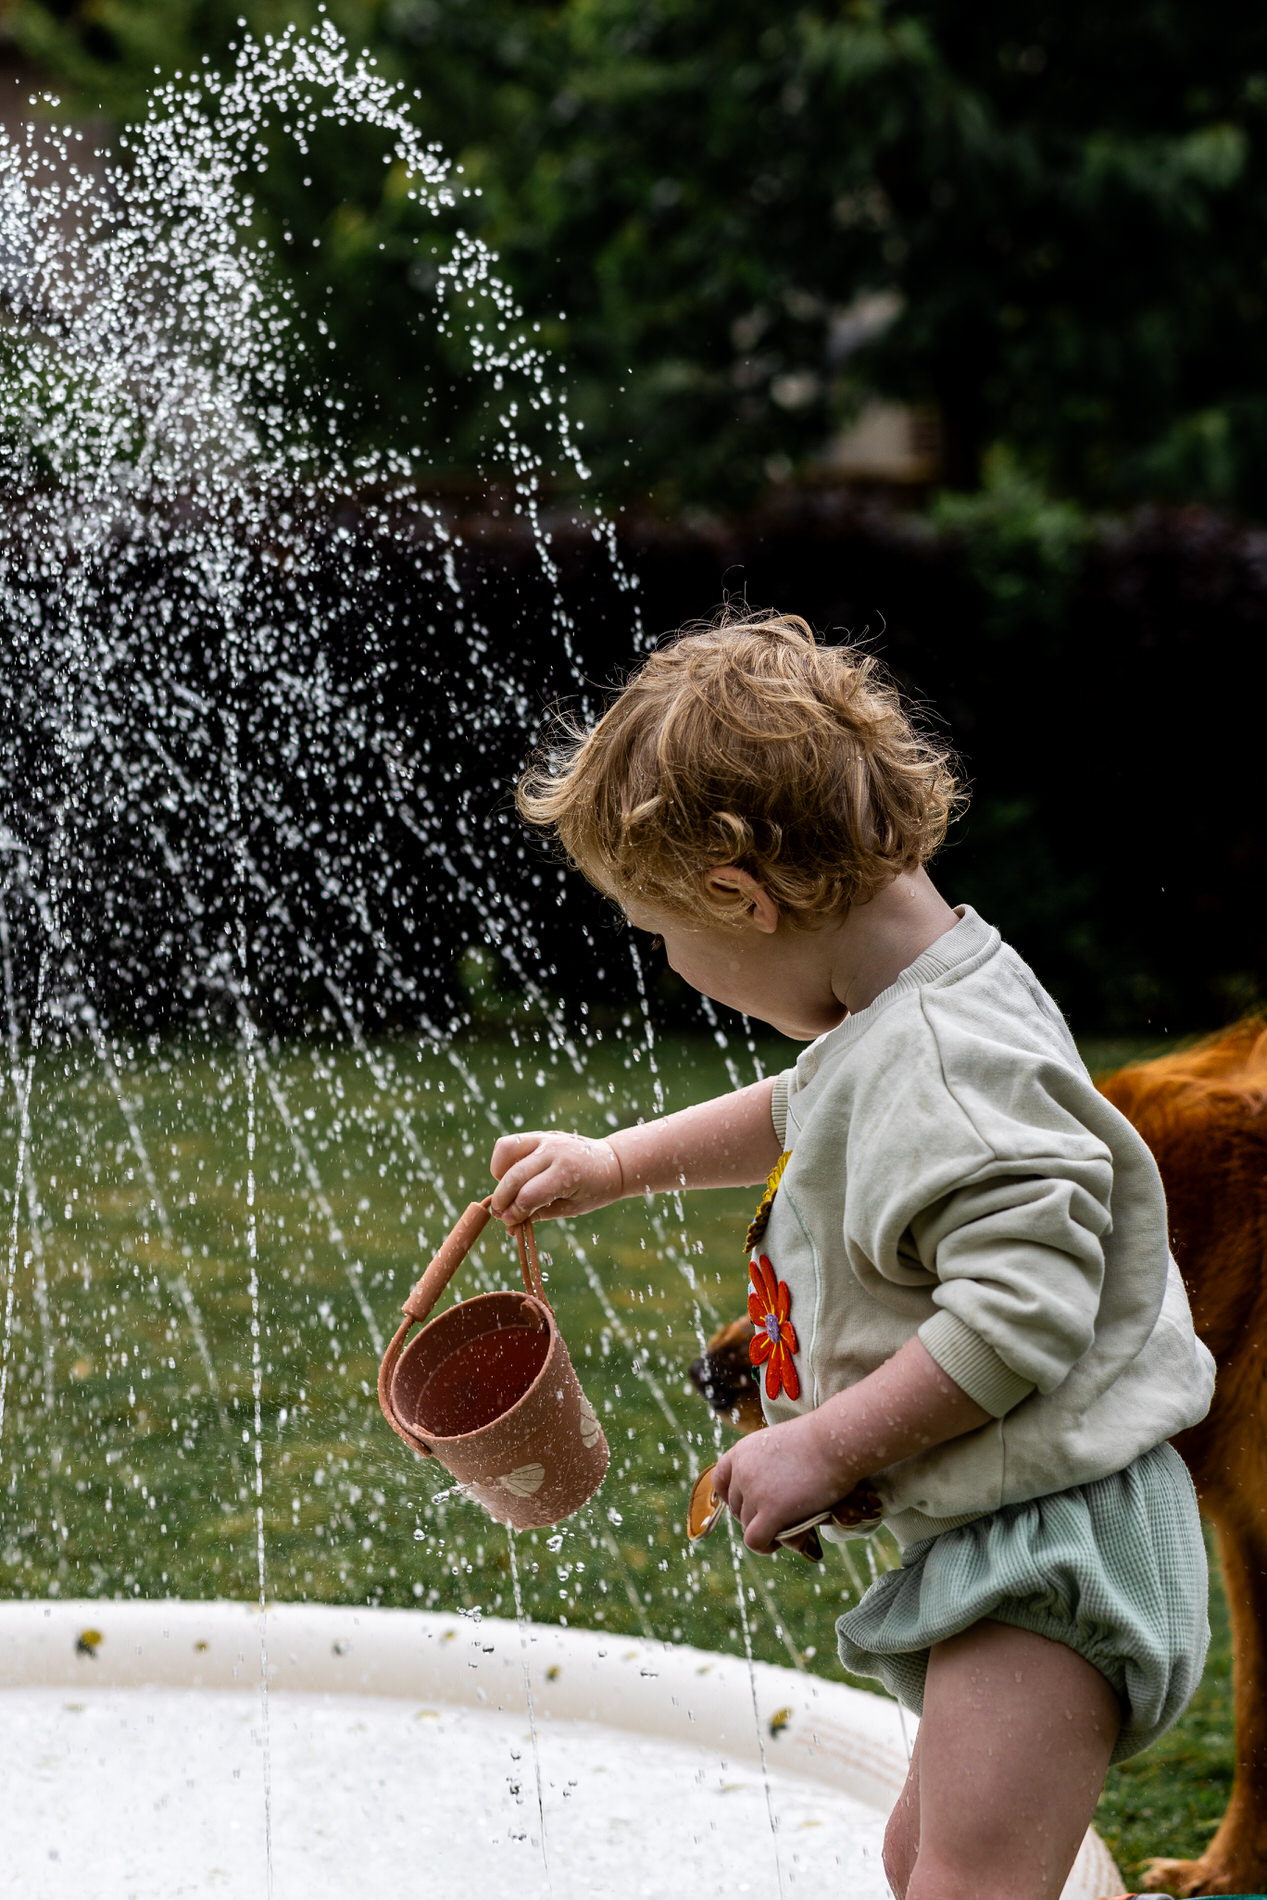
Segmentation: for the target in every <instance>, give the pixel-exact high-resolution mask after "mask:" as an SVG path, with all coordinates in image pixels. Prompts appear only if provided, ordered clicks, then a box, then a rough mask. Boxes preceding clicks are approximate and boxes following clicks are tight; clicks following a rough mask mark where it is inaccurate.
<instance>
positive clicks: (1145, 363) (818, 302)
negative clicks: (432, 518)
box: [8, 0, 1267, 514]
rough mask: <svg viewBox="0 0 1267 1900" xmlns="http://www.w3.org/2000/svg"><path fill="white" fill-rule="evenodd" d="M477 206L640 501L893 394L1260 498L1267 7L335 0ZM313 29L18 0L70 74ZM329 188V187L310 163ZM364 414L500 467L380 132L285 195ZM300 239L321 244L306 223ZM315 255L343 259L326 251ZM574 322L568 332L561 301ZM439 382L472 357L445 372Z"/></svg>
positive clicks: (1232, 501)
mask: <svg viewBox="0 0 1267 1900" xmlns="http://www.w3.org/2000/svg"><path fill="white" fill-rule="evenodd" d="M330 12H331V14H332V16H333V17H334V18H335V19H336V20H337V22H338V24H339V25H340V26H341V27H342V29H343V30H344V31H345V32H346V33H347V35H348V37H349V39H350V40H351V41H352V42H353V44H357V43H365V44H367V45H368V46H369V47H370V49H371V50H372V51H373V52H374V53H375V55H376V56H377V57H378V58H379V60H380V62H381V63H382V65H383V66H384V68H385V69H386V70H388V71H390V72H392V73H393V74H395V75H396V76H399V77H400V78H401V79H402V80H404V81H405V82H406V83H407V84H408V85H409V86H410V87H411V88H416V89H417V91H418V93H419V98H418V102H417V109H418V113H419V115H420V118H421V120H422V122H423V123H424V125H425V126H426V128H427V131H428V134H429V135H432V136H434V137H435V138H437V139H438V140H440V141H441V142H442V143H443V144H444V146H445V148H446V150H448V151H449V152H451V153H452V154H453V155H454V156H455V157H456V158H458V159H459V160H460V161H461V163H462V166H463V167H464V170H465V175H466V182H467V184H468V185H469V186H470V187H471V188H472V189H476V188H478V190H479V191H480V192H481V194H482V195H481V196H480V197H478V198H472V199H470V200H467V201H464V203H463V206H462V216H463V218H464V219H465V220H466V222H467V223H468V224H470V225H472V226H474V227H475V228H477V229H479V230H480V231H481V233H482V234H483V235H484V236H486V237H487V238H488V239H489V240H490V241H491V242H492V243H493V244H494V245H495V246H496V247H497V249H498V250H499V251H500V253H501V254H502V257H503V259H504V261H505V265H506V269H507V272H508V274H509V276H510V277H511V280H512V281H513V282H514V283H515V284H516V285H517V287H518V289H519V290H520V292H521V294H522V296H523V298H524V301H525V304H526V307H527V308H528V309H529V310H530V312H531V313H532V314H533V315H534V316H536V317H538V318H540V319H541V320H542V323H543V331H544V333H545V334H546V336H547V339H548V340H551V341H554V342H555V343H557V344H558V345H559V346H560V347H561V348H562V349H563V350H564V352H565V353H566V358H567V362H568V367H569V373H570V375H571V376H572V377H573V378H574V381H575V387H576V390H577V397H578V408H579V412H580V414H581V415H582V416H583V417H584V419H585V421H586V424H587V431H588V433H587V436H586V442H587V447H588V449H589V451H590V456H591V460H592V462H593V464H594V467H595V471H596V474H597V475H598V477H599V479H600V481H601V483H602V485H603V487H604V488H605V489H606V491H607V493H608V494H609V496H611V497H613V498H614V497H616V496H629V495H636V496H639V497H643V496H645V495H646V494H647V492H648V490H649V489H650V490H654V491H655V492H656V493H657V495H658V496H659V497H660V498H661V499H662V500H664V501H665V502H675V501H678V500H681V499H683V498H687V499H696V500H701V499H702V500H705V501H709V502H712V503H716V504H722V505H725V504H731V503H734V502H736V501H738V500H742V499H744V498H745V497H747V496H750V495H751V494H753V493H754V492H755V491H756V490H757V489H759V488H760V487H762V486H764V485H765V483H766V482H767V481H768V479H769V478H770V476H771V474H775V475H777V474H779V473H781V472H783V471H786V470H788V469H789V468H790V467H793V466H797V467H799V466H804V465H805V464H807V463H811V462H812V460H813V458H814V456H815V455H816V453H817V452H818V451H820V450H821V448H822V445H823V443H824V441H825V440H826V439H827V438H828V436H829V435H830V433H831V432H832V431H833V430H834V429H836V428H838V427H840V426H841V425H842V423H844V422H846V421H847V420H848V418H849V417H850V415H851V414H852V413H854V412H855V411H856V409H857V407H858V406H859V404H860V402H861V401H862V400H863V399H864V398H865V397H866V396H867V395H868V394H869V393H873V392H880V393H882V394H887V395H891V396H894V397H897V398H900V399H903V400H907V401H910V402H914V403H928V404H930V405H935V407H936V409H937V411H938V413H939V415H940V418H941V422H942V426H943V431H944V440H945V469H946V475H947V479H948V482H949V484H950V486H951V487H952V488H958V489H960V490H969V491H970V490H973V489H975V488H976V486H977V484H978V481H979V479H980V475H981V471H982V468H983V465H984V461H985V457H986V456H987V454H988V453H989V452H990V451H991V450H992V449H997V448H998V447H999V446H1000V445H1001V446H1002V447H1003V448H1004V449H1005V450H1006V451H1007V453H1008V454H1009V455H1010V456H1011V458H1012V459H1013V462H1014V464H1015V466H1016V467H1017V468H1018V469H1020V470H1021V471H1024V473H1025V474H1026V475H1027V476H1028V477H1029V478H1030V479H1031V480H1035V481H1038V482H1039V483H1041V484H1042V485H1043V486H1044V487H1045V488H1046V489H1048V490H1050V491H1053V492H1057V493H1064V494H1069V495H1073V496H1076V497H1079V498H1081V499H1083V500H1084V501H1087V502H1089V503H1092V504H1094V505H1096V506H1104V505H1107V506H1120V505H1123V504H1129V503H1131V502H1133V501H1137V500H1140V499H1152V500H1156V499H1175V498H1180V499H1185V500H1188V499H1199V500H1203V501H1205V502H1208V503H1212V504H1215V505H1221V506H1230V507H1233V508H1235V509H1238V510H1241V511H1248V512H1251V513H1258V514H1261V513H1262V511H1263V509H1264V507H1265V506H1267V494H1265V493H1264V488H1265V485H1267V474H1265V473H1264V472H1263V471H1264V470H1267V453H1265V451H1267V390H1265V389H1264V384H1263V378H1262V376H1261V373H1260V363H1261V357H1262V349H1263V337H1264V323H1265V320H1267V138H1265V130H1267V124H1265V115H1267V19H1265V18H1264V16H1262V15H1260V14H1258V12H1257V11H1256V10H1255V9H1253V8H1243V7H1233V6H1231V5H1228V4H1226V0H1224V3H1223V4H1215V5H1198V4H1197V3H1196V0H1121V3H1120V4H1118V5H1116V6H1114V7H1101V8H1064V9H1060V8H1056V7H1054V6H1052V5H1051V4H1050V0H1006V4H1004V3H1003V0H977V4H974V5H966V4H964V0H848V4H844V5H841V4H828V3H827V0H808V3H807V4H801V5H796V6H793V7H791V8H787V9H778V8H771V7H770V6H768V5H757V4H755V3H754V0H552V3H547V0H540V3H539V4H533V3H532V0H377V3H374V4H369V3H367V0H333V4H332V5H331V7H330ZM239 14H241V17H242V18H243V19H244V20H245V22H246V23H247V24H248V25H249V27H250V29H251V30H252V31H254V32H255V33H257V34H263V33H265V32H269V31H275V30H277V29H278V27H279V26H280V25H281V24H282V23H283V22H284V21H285V20H296V19H298V20H302V19H303V18H304V14H305V8H304V6H302V5H298V6H296V5H280V4H278V0H233V3H232V4H228V0H180V3H179V4H174V3H173V0H17V4H15V5H14V6H13V7H12V8H11V9H10V12H9V16H8V29H9V32H10V34H11V35H12V36H13V37H14V38H15V39H16V40H17V43H18V44H19V45H20V46H21V48H22V49H23V50H24V52H25V53H26V54H27V55H28V56H29V57H30V58H32V59H34V60H36V61H37V62H39V63H40V64H41V65H42V66H43V67H44V68H45V69H46V70H50V71H54V72H57V73H60V74H62V75H63V76H64V78H65V80H66V81H67V82H68V83H69V85H70V86H71V87H72V88H73V89H74V92H75V95H76V97H77V98H78V99H79V100H80V101H81V102H84V103H86V104H88V105H90V106H95V105H96V104H97V103H98V102H99V103H100V104H101V106H102V107H103V108H104V109H105V110H106V111H107V112H108V113H113V114H118V115H127V114H128V113H130V112H135V111H136V110H137V109H138V107H139V102H140V100H141V98H142V96H143V92H144V89H145V87H146V85H147V84H149V83H151V82H152V79H153V75H154V72H155V69H156V68H159V69H161V70H163V71H164V72H167V71H172V70H176V69H184V70H186V71H188V70H190V69H191V68H192V67H194V66H196V65H197V63H198V62H199V60H200V59H201V58H202V57H203V56H204V55H205V56H208V57H210V58H211V59H212V60H213V61H223V60H224V59H226V58H227V57H229V52H228V49H229V47H230V44H231V43H232V42H233V41H234V40H235V39H236V38H238V37H239V36H240V32H239V27H238V19H239ZM305 178H311V180H312V182H311V184H307V183H305V182H304V179H305ZM260 201H261V210H262V216H264V217H265V218H266V219H267V220H268V222H269V225H270V228H271V229H272V230H273V232H274V234H275V236H276V237H277V240H278V242H277V251H278V256H279V259H280V260H281V261H282V263H283V266H284V267H285V268H288V269H289V270H290V271H291V272H292V273H293V274H294V276H295V278H296V280H297V283H298V286H299V288H300V291H301V295H302V300H303V302H304V304H305V306H306V307H307V309H308V310H309V312H310V313H311V315H312V317H313V320H314V324H315V321H316V318H317V317H318V316H320V317H321V318H322V319H323V320H327V321H328V324H329V328H330V331H331V333H332V336H333V340H334V342H335V344H336V346H337V351H338V354H337V357H336V358H335V359H334V360H335V362H336V363H337V369H338V374H339V375H340V376H341V377H343V378H344V379H346V382H347V385H348V390H349V414H350V415H354V416H355V417H356V419H357V426H358V427H359V428H361V429H362V430H364V431H365V432H367V433H369V434H373V435H375V436H378V437H380V438H382V437H387V438H389V439H395V440H397V441H399V442H401V443H402V445H405V446H408V445H409V444H410V443H411V442H412V441H413V440H414V439H415V438H416V437H417V434H418V430H419V427H420V424H421V421H422V419H424V418H425V417H426V416H427V414H428V412H429V410H430V409H431V406H432V405H433V404H439V405H440V411H439V413H440V414H442V415H443V418H444V426H443V428H437V427H435V426H434V421H435V420H436V419H438V418H433V422H432V426H430V427H429V430H428V439H429V441H430V443H431V444H432V450H431V451H430V452H433V453H434V450H435V448H436V447H437V446H439V447H441V448H443V446H444V437H445V436H449V437H450V438H451V442H450V444H449V447H448V453H449V455H450V457H451V459H452V461H453V463H454V464H455V465H461V464H463V463H464V461H465V462H466V463H467V464H468V465H469V462H470V460H471V459H472V458H473V457H474V456H475V455H476V452H477V451H476V443H477V440H478V438H479V433H480V431H479V428H478V426H477V425H478V420H479V419H478V416H477V415H475V414H474V413H472V405H474V404H476V403H478V402H479V401H480V400H482V398H481V397H479V396H478V395H477V394H476V393H475V392H474V389H473V387H472V386H470V385H468V384H466V383H464V382H463V381H462V379H461V378H460V376H459V377H458V378H457V386H456V394H452V393H451V390H452V386H453V383H454V372H455V371H456V369H457V368H458V365H457V363H456V360H451V361H446V360H444V359H442V358H441V357H440V356H439V355H438V353H437V345H436V344H435V342H434V340H432V339H429V338H428V337H427V335H426V326H425V325H424V324H421V323H420V322H419V320H418V319H419V317H420V316H421V314H422V310H421V305H422V304H423V303H424V302H425V299H426V297H427V294H428V291H429V288H430V284H431V282H432V281H433V273H434V269H435V261H436V258H435V247H442V245H443V242H444V234H443V233H440V234H439V235H437V232H436V229H435V227H434V226H433V225H432V224H431V223H430V222H428V224H427V227H426V229H425V230H424V229H423V228H422V227H421V224H420V222H419V221H416V220H415V219H413V218H411V215H410V214H411V211H412V207H411V206H410V205H409V204H408V202H407V200H406V198H405V195H404V191H403V188H402V181H401V180H399V179H396V178H394V177H393V176H392V174H391V172H390V171H387V172H386V173H385V170H384V167H383V164H382V156H381V153H379V152H378V151H376V150H374V149H372V141H361V140H358V139H355V138H352V139H347V140H343V141H341V142H340V143H339V145H338V147H337V148H332V149H329V150H327V151H325V152H323V153H320V154H318V155H317V157H316V160H315V162H314V164H313V165H312V166H308V167H306V168H301V167H300V166H299V165H298V164H297V163H294V162H290V161H282V162H280V163H279V165H278V166H277V168H276V169H275V170H274V171H273V172H271V173H270V175H269V176H268V177H267V178H266V179H263V180H261V181H260ZM286 232H288V233H289V238H288V239H287V238H286V237H285V235H284V234H285V233H286ZM314 237H318V238H320V239H321V240H322V242H321V244H320V246H319V247H314V244H313V238H314ZM560 312H565V313H566V317H565V318H563V317H560V315H559V314H558V313H560ZM438 372H443V373H442V374H438Z"/></svg>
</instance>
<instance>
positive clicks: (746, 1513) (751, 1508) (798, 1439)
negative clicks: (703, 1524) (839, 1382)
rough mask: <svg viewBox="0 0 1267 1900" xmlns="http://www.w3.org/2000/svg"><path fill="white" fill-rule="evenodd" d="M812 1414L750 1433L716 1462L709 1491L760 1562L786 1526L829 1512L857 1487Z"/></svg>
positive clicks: (767, 1554)
mask: <svg viewBox="0 0 1267 1900" xmlns="http://www.w3.org/2000/svg"><path fill="white" fill-rule="evenodd" d="M859 1475H860V1474H859V1473H858V1472H848V1471H844V1470H842V1469H841V1460H840V1453H839V1451H838V1450H837V1449H836V1447H835V1446H834V1445H833V1442H832V1439H831V1437H830V1434H829V1433H827V1432H826V1431H824V1429H823V1427H822V1422H821V1421H820V1420H819V1418H818V1417H817V1416H816V1414H815V1413H813V1412H805V1413H803V1414H802V1416H801V1417H800V1418H789V1419H785V1420H784V1422H783V1424H781V1425H768V1426H767V1427H766V1429H765V1430H764V1431H763V1432H751V1433H749V1435H748V1436H747V1437H746V1438H742V1439H740V1441H739V1443H738V1444H737V1445H732V1446H731V1448H730V1450H729V1451H728V1452H727V1453H726V1454H725V1456H724V1457H722V1458H720V1459H718V1461H717V1469H716V1471H715V1472H714V1473H713V1489H714V1491H716V1493H717V1495H718V1497H719V1498H721V1500H722V1502H723V1503H724V1504H726V1505H727V1506H728V1507H729V1508H730V1510H732V1511H733V1512H734V1514H735V1516H736V1517H737V1518H738V1519H739V1522H740V1523H741V1524H742V1525H743V1540H744V1543H745V1544H747V1546H748V1548H749V1550H757V1551H760V1552H761V1553H762V1555H763V1556H769V1554H770V1553H771V1552H772V1551H773V1550H774V1549H775V1542H774V1540H775V1538H776V1537H777V1536H778V1534H779V1532H780V1531H782V1530H786V1529H787V1527H788V1525H789V1524H801V1523H804V1521H805V1519H806V1518H807V1517H813V1516H814V1514H815V1513H816V1512H817V1511H828V1510H830V1509H831V1507H832V1505H833V1504H837V1503H839V1501H840V1499H841V1498H842V1497H843V1496H844V1495H845V1493H846V1492H847V1491H848V1490H849V1489H850V1488H851V1487H852V1486H853V1485H854V1484H855V1483H856V1482H857V1480H858V1477H859Z"/></svg>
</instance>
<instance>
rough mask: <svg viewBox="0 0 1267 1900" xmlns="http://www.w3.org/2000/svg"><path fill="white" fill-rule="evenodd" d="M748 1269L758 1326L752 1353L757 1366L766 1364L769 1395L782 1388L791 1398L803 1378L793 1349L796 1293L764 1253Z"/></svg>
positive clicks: (752, 1316) (795, 1345) (750, 1309)
mask: <svg viewBox="0 0 1267 1900" xmlns="http://www.w3.org/2000/svg"><path fill="white" fill-rule="evenodd" d="M748 1272H749V1275H750V1277H751V1279H752V1287H753V1290H752V1292H751V1293H750V1294H749V1295H748V1318H749V1319H750V1320H751V1321H752V1323H753V1325H754V1326H755V1327H756V1329H757V1330H756V1332H755V1333H754V1334H753V1336H752V1339H751V1340H750V1341H749V1344H748V1357H749V1359H750V1360H751V1361H752V1363H753V1365H754V1366H764V1367H765V1390H766V1397H767V1398H769V1399H777V1398H778V1396H779V1392H780V1390H782V1391H783V1392H785V1393H786V1394H787V1396H788V1398H790V1399H795V1398H799V1396H800V1391H801V1381H800V1378H799V1377H798V1375H797V1370H796V1367H795V1365H794V1364H793V1362H792V1355H793V1353H794V1352H797V1351H798V1350H799V1347H798V1343H797V1338H796V1331H795V1328H794V1327H793V1325H792V1321H791V1318H790V1317H789V1316H790V1314H791V1311H792V1295H791V1294H790V1293H789V1292H788V1290H787V1283H786V1282H785V1281H783V1280H778V1279H776V1278H775V1273H774V1268H773V1267H772V1266H771V1265H770V1262H769V1261H768V1260H767V1259H766V1257H765V1255H764V1254H761V1255H760V1257H759V1258H758V1259H757V1261H756V1262H754V1263H753V1264H752V1265H751V1266H750V1267H749V1269H748Z"/></svg>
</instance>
